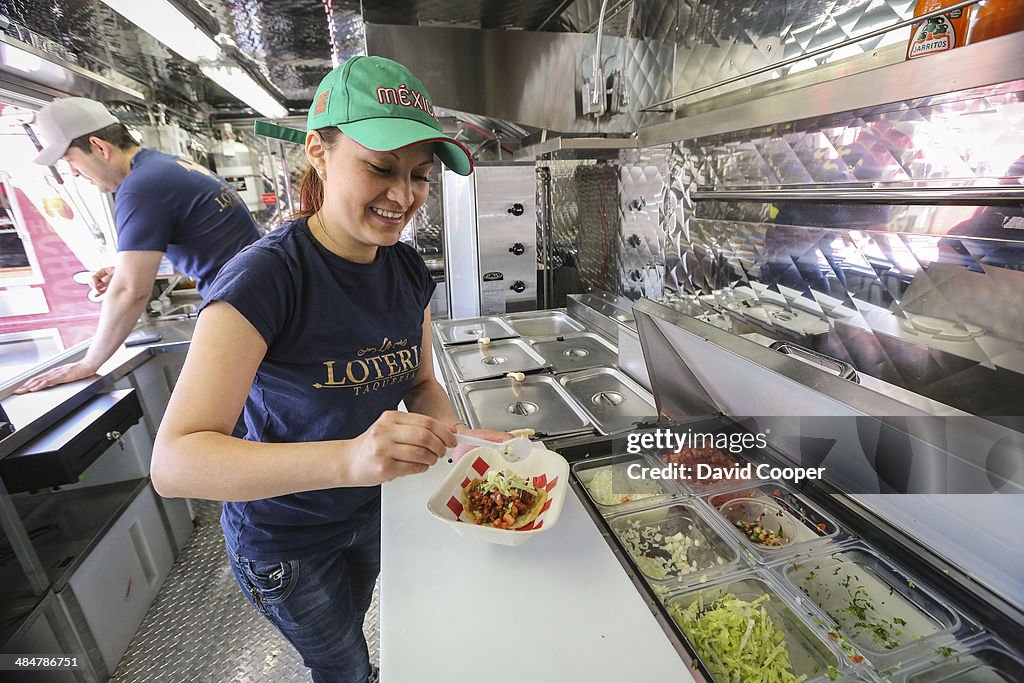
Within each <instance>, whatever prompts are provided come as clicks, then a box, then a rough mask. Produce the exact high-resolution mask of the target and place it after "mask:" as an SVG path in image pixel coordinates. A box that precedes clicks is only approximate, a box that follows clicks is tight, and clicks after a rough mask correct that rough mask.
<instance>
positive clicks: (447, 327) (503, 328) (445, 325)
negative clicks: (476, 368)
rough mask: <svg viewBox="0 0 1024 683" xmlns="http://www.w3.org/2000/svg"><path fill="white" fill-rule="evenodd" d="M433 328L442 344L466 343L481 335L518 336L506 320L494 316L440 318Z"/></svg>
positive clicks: (496, 336)
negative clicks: (457, 318) (456, 318)
mask: <svg viewBox="0 0 1024 683" xmlns="http://www.w3.org/2000/svg"><path fill="white" fill-rule="evenodd" d="M434 329H435V330H436V332H437V336H438V337H440V338H441V343H442V344H467V343H470V342H475V341H476V340H477V339H481V338H482V337H490V338H491V339H509V338H511V337H518V336H519V333H518V332H516V331H515V330H514V329H512V327H511V326H510V325H509V324H508V323H507V322H505V321H504V320H502V319H501V318H498V317H496V316H485V317H482V318H463V319H461V320H440V321H438V322H435V323H434Z"/></svg>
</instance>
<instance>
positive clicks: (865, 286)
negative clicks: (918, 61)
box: [663, 82, 1024, 415]
mask: <svg viewBox="0 0 1024 683" xmlns="http://www.w3.org/2000/svg"><path fill="white" fill-rule="evenodd" d="M1022 130H1024V82H1016V83H1006V84H1002V85H1000V86H995V87H987V88H980V89H975V90H971V91H963V92H959V93H951V94H948V95H943V96H941V97H937V98H928V99H925V100H918V101H908V102H901V103H896V104H893V105H887V106H885V107H879V108H875V109H872V110H863V111H857V112H852V113H848V114H845V115H837V116H833V117H829V118H828V119H822V120H814V121H799V122H794V123H791V124H785V125H780V126H776V127H772V128H768V129H757V130H748V131H741V132H737V133H734V134H730V135H728V136H721V137H717V138H713V139H701V140H695V141H688V142H685V143H680V144H679V145H676V146H675V147H674V150H673V153H672V157H671V159H670V160H669V162H668V166H669V173H668V177H669V179H670V180H669V183H670V187H669V188H668V189H667V191H666V193H665V207H664V211H663V216H664V221H663V225H664V228H665V231H666V238H667V244H666V293H667V294H668V296H669V297H684V298H689V299H691V300H696V301H699V302H700V303H701V304H702V305H704V306H705V308H708V309H714V310H716V311H718V312H722V313H725V314H727V315H729V316H731V317H733V318H734V319H736V320H743V321H744V322H749V323H753V324H755V325H756V327H757V328H758V329H759V330H760V331H762V332H763V333H766V334H768V335H769V336H772V337H774V338H788V339H791V340H792V339H798V340H800V341H801V342H802V343H805V344H807V345H810V346H812V347H814V348H817V349H818V350H821V351H823V352H825V353H828V354H829V355H832V356H834V357H836V358H839V359H841V360H845V361H848V362H851V363H853V364H854V366H855V367H857V369H858V370H859V371H861V372H862V373H866V374H868V375H872V376H875V377H879V378H881V379H884V380H886V381H889V382H891V383H893V384H896V385H898V386H902V387H905V388H908V389H911V390H912V391H915V392H917V393H920V394H923V395H925V396H928V397H930V398H933V399H936V400H939V401H941V402H943V403H947V404H949V405H952V406H955V407H958V408H960V409H963V410H966V411H969V412H973V413H976V414H984V415H1012V414H1020V412H1021V411H1022V410H1024V400H1022V399H1021V398H1019V397H1020V396H1024V393H1021V392H1024V316H1022V315H1021V313H1024V232H1022V230H1024V206H1022V205H1020V204H1016V205H1012V204H1011V205H1001V206H952V205H944V204H943V203H942V201H941V199H937V200H936V201H935V202H934V203H926V204H923V205H876V204H859V203H845V204H844V203H843V202H842V201H841V200H840V199H838V197H841V196H842V192H843V190H844V189H850V188H853V189H856V188H875V187H881V186H895V187H904V188H922V187H923V188H925V189H926V190H927V187H928V186H930V185H935V186H941V187H948V186H963V187H979V186H980V187H998V186H1000V185H1013V186H1018V187H1019V186H1020V185H1021V184H1024V142H1021V136H1020V132H1021V131H1022ZM698 188H701V189H702V190H703V195H702V196H706V197H713V196H714V194H713V193H714V192H715V191H736V192H742V191H744V190H752V189H753V190H762V191H764V190H768V191H770V190H773V189H779V190H786V189H807V190H813V191H815V192H818V193H820V196H821V200H820V201H802V202H789V203H786V202H783V201H774V202H771V203H768V202H760V201H759V202H742V201H724V200H722V201H714V200H713V199H704V200H701V201H699V202H693V201H692V193H693V192H694V191H695V190H696V189H698ZM833 193H835V197H837V198H836V199H831V200H830V199H829V195H832V194H833ZM993 387H1000V390H999V391H997V392H995V393H993V390H992V388H993ZM1007 392H1010V393H1007Z"/></svg>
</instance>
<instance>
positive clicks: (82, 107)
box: [32, 97, 118, 166]
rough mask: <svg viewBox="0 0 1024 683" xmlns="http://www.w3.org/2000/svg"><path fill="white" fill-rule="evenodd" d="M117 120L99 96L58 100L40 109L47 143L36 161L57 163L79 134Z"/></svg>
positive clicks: (39, 124)
mask: <svg viewBox="0 0 1024 683" xmlns="http://www.w3.org/2000/svg"><path fill="white" fill-rule="evenodd" d="M117 122H118V121H117V117H116V116H114V115H113V114H111V113H110V112H109V111H107V108H106V107H104V106H103V105H102V104H101V103H100V102H97V101H96V100H90V99H86V98H85V97H67V98H64V99H59V100H54V101H53V102H50V103H49V104H48V105H46V106H45V107H43V108H42V109H40V110H39V111H38V112H37V113H36V121H35V123H36V128H37V129H38V131H39V137H41V138H42V142H43V144H44V145H45V147H43V150H42V151H41V152H40V153H39V156H37V157H36V158H35V159H33V160H32V161H34V162H35V163H37V164H42V165H43V166H53V165H54V164H55V163H57V160H58V159H60V158H61V157H62V156H64V153H65V152H67V151H68V147H70V146H71V142H72V141H73V140H74V139H75V138H79V137H82V136H83V135H86V134H87V133H95V132H96V131H98V130H100V129H102V128H106V127H107V126H110V125H113V124H115V123H117Z"/></svg>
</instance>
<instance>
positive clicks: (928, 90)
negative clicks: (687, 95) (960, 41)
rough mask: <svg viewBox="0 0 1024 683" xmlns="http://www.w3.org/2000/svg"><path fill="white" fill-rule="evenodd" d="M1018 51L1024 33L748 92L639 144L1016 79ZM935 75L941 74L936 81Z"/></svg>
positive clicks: (653, 129)
mask: <svg viewBox="0 0 1024 683" xmlns="http://www.w3.org/2000/svg"><path fill="white" fill-rule="evenodd" d="M1022 50H1024V33H1021V32H1018V33H1015V34H1010V35H1006V36H1000V37H998V38H992V39H990V40H986V41H984V42H981V43H978V44H976V45H968V46H966V47H963V48H958V49H956V50H951V51H949V52H945V53H941V54H936V55H930V56H929V58H928V59H927V60H920V59H918V60H914V61H910V62H899V63H896V64H890V65H888V66H886V67H885V72H884V75H883V74H881V73H878V72H877V71H864V72H860V73H855V74H851V75H849V76H846V77H843V78H837V79H834V80H829V81H823V82H819V83H817V84H816V85H813V86H809V87H806V88H800V89H798V90H794V91H791V92H782V93H778V94H775V95H769V96H764V97H762V96H761V95H760V93H758V92H757V91H756V88H751V89H750V90H749V92H748V94H747V95H748V96H747V99H746V101H745V102H743V103H740V104H735V105H732V106H728V107H725V108H722V109H716V110H714V111H709V112H706V113H703V114H697V115H695V116H688V117H685V118H682V119H678V120H676V121H671V122H668V123H662V124H657V125H652V126H649V127H647V128H644V129H641V130H639V131H638V133H639V136H640V145H641V146H644V147H648V146H653V145H661V144H664V143H667V142H675V141H678V140H687V139H694V138H699V137H704V136H708V135H718V134H722V133H727V132H730V131H735V130H743V129H746V128H754V127H758V126H767V125H772V124H778V123H783V122H786V121H793V120H797V119H805V118H813V117H819V116H827V115H829V114H834V113H836V112H843V111H853V110H857V109H860V108H863V107H873V106H877V105H881V104H888V103H892V102H903V101H908V100H910V101H912V100H914V99H918V98H924V97H931V96H934V95H941V94H943V93H948V92H952V91H956V90H962V89H965V88H976V87H981V86H987V85H992V84H995V83H1005V82H1008V81H1015V80H1019V79H1021V78H1024V61H1022V60H1020V59H1017V58H1016V57H1017V55H1019V54H1020V53H1021V51H1022ZM936 73H942V74H944V75H945V76H944V77H943V78H941V79H936V78H935V74H936Z"/></svg>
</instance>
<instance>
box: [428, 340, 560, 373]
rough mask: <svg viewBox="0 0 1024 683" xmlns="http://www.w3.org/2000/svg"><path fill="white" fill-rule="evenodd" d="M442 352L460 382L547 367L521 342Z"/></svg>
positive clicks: (458, 347)
mask: <svg viewBox="0 0 1024 683" xmlns="http://www.w3.org/2000/svg"><path fill="white" fill-rule="evenodd" d="M444 353H445V355H446V356H447V357H448V361H449V362H450V363H451V366H452V368H453V369H454V370H455V375H456V377H457V378H458V380H459V381H460V382H471V381H473V380H477V379H486V378H488V377H504V376H505V374H506V373H509V372H532V371H534V370H540V369H542V368H546V367H548V363H547V361H546V360H545V359H544V357H543V356H541V355H540V354H539V353H537V352H536V351H534V350H533V349H531V348H530V346H529V345H527V343H526V342H524V341H523V340H522V339H501V340H498V341H492V342H491V343H490V344H463V345H460V346H448V347H447V348H445V350H444Z"/></svg>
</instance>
